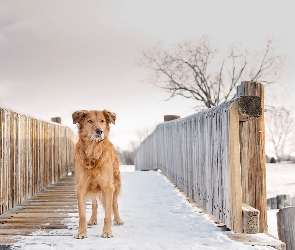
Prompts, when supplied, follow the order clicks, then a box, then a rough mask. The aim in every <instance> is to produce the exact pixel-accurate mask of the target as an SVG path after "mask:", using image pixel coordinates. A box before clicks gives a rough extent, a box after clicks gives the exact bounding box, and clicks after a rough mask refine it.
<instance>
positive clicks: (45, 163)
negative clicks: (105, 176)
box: [0, 107, 75, 214]
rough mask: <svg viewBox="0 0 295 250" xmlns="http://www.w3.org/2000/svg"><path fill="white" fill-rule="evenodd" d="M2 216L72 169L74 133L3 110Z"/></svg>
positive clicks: (0, 159) (0, 160) (0, 128)
mask: <svg viewBox="0 0 295 250" xmlns="http://www.w3.org/2000/svg"><path fill="white" fill-rule="evenodd" d="M0 120H1V123H0V214H3V213H4V212H5V211H6V210H8V209H10V208H13V207H14V206H15V205H17V204H19V203H21V202H22V201H24V200H26V199H28V198H29V197H30V196H32V195H34V194H36V193H37V192H39V191H41V190H42V189H44V188H45V187H46V186H48V185H49V184H52V183H54V182H56V181H57V180H58V179H59V178H61V177H63V176H65V175H66V174H67V173H68V172H69V171H71V170H72V166H73V153H74V144H75V134H74V132H73V131H72V130H71V129H70V128H68V127H66V126H62V125H60V124H57V123H52V122H45V121H41V120H38V119H35V118H32V117H30V116H28V115H24V114H20V113H18V112H15V111H12V110H10V109H7V108H3V107H0Z"/></svg>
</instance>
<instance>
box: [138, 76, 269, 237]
mask: <svg viewBox="0 0 295 250" xmlns="http://www.w3.org/2000/svg"><path fill="white" fill-rule="evenodd" d="M248 85H251V86H252V87H253V86H255V87H259V88H263V85H261V84H258V83H251V82H243V83H242V87H243V89H244V87H245V86H248ZM258 104H259V105H258ZM261 104H263V102H261V97H258V96H255V97H253V96H241V95H239V98H237V99H235V100H233V101H229V102H225V103H222V104H221V105H219V106H216V107H214V108H211V109H208V110H205V111H203V112H200V113H197V114H194V115H192V116H189V117H186V118H182V119H177V120H174V121H169V122H164V123H161V124H159V125H158V126H157V128H156V130H155V131H154V132H153V133H152V134H151V135H150V136H149V137H147V138H146V140H145V141H143V143H142V144H141V146H140V148H139V150H138V153H137V155H136V158H135V167H136V169H137V170H151V169H160V170H161V171H162V172H163V173H164V174H165V175H166V176H167V177H168V178H169V179H170V180H171V181H172V182H174V183H175V184H176V185H177V187H179V188H180V189H181V190H183V191H184V192H185V193H186V194H187V195H188V196H189V197H191V198H192V199H193V200H195V201H196V202H198V203H199V204H200V205H201V206H202V207H203V208H204V209H206V210H207V211H208V212H210V213H211V214H213V215H214V216H215V217H216V218H217V219H219V220H220V221H221V222H222V223H224V224H225V225H226V226H227V227H228V228H230V229H232V230H234V231H235V232H243V231H244V232H245V231H247V230H248V231H249V233H250V232H251V230H252V232H254V231H255V232H258V230H259V231H265V228H264V227H263V225H267V224H266V221H265V220H266V217H262V220H263V221H262V222H261V221H260V225H262V228H261V227H260V229H258V228H257V227H256V229H253V228H250V229H249V228H248V229H245V226H246V227H247V225H244V224H245V223H247V221H246V222H245V221H244V222H243V207H244V208H245V211H244V212H245V213H246V214H247V213H248V214H254V215H257V213H255V211H256V210H255V209H254V208H256V207H255V206H253V204H248V205H246V204H244V203H246V202H245V201H246V200H248V201H249V202H251V199H254V200H255V197H252V198H249V197H248V196H249V194H247V193H245V192H247V190H248V189H249V186H251V190H254V189H259V190H260V191H259V193H260V194H261V190H262V189H264V191H265V189H266V187H265V185H264V187H263V186H260V187H257V184H255V185H254V186H253V187H252V184H253V181H254V180H252V179H251V178H249V177H248V176H250V172H251V171H252V169H256V170H257V169H259V168H260V169H261V171H265V166H264V169H263V168H261V167H259V166H255V167H253V166H252V165H251V164H248V165H247V164H246V161H247V162H251V157H252V155H251V154H253V152H248V149H249V148H250V149H252V148H253V147H254V146H255V145H256V144H257V142H256V141H255V138H253V135H252V134H253V133H254V131H251V130H249V129H248V130H242V129H243V123H247V122H249V120H254V119H256V120H259V119H260V121H259V122H261V117H262V113H263V106H261ZM258 117H260V118H258ZM251 118H253V119H251ZM253 122H256V121H253ZM248 128H249V127H248ZM241 132H243V133H242V134H241ZM260 133H263V131H262V130H260ZM260 136H261V135H260ZM262 136H264V134H262ZM251 138H252V139H253V141H252V144H255V145H250V146H249V141H250V139H251ZM244 139H245V140H244ZM246 142H247V143H246ZM263 142H264V141H263ZM258 143H260V145H261V148H262V150H264V144H262V143H261V141H259V142H258ZM251 146H252V147H251ZM246 147H247V148H246ZM256 150H257V152H256V153H257V154H259V157H262V156H261V154H260V153H259V152H260V151H259V150H260V149H259V148H257V147H256ZM250 151H251V150H250ZM258 151H259V152H258ZM263 152H264V151H263ZM255 164H259V163H257V162H255ZM242 173H243V177H242ZM252 174H254V173H252V172H251V175H252ZM255 174H256V175H257V176H258V177H259V178H260V175H261V174H260V173H259V171H258V172H256V173H255ZM246 175H247V176H246ZM262 178H265V173H264V176H262ZM242 179H243V181H242ZM264 181H265V180H261V181H260V182H259V183H260V184H263V183H264ZM260 200H261V202H262V204H264V203H263V202H264V201H265V210H266V197H260ZM256 205H257V204H256ZM250 206H251V207H253V209H249V207H250ZM261 207H262V210H263V209H264V207H263V205H262V206H261ZM253 211H254V212H253ZM259 212H260V213H261V210H259V211H258V213H259ZM263 212H264V211H263ZM245 218H247V216H244V220H245ZM255 218H256V219H258V220H261V218H260V219H259V218H257V217H255ZM254 223H256V226H258V225H257V224H258V222H257V220H256V222H255V221H254ZM248 227H249V225H248ZM250 227H251V225H250ZM266 229H267V227H266Z"/></svg>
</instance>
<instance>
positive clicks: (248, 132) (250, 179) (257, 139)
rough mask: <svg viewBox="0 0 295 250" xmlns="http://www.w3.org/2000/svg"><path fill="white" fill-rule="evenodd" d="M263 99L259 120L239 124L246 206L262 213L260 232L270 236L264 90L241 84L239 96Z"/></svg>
mask: <svg viewBox="0 0 295 250" xmlns="http://www.w3.org/2000/svg"><path fill="white" fill-rule="evenodd" d="M249 95H250V96H260V98H261V109H262V114H261V116H260V117H259V118H257V119H254V120H249V121H247V122H240V143H241V168H242V176H243V178H242V194H243V203H246V204H248V205H249V206H251V207H254V208H256V209H258V210H259V211H260V217H259V232H261V233H263V232H267V202H266V164H265V129H264V86H263V85H262V84H260V83H258V82H242V84H241V85H240V86H238V88H237V96H238V97H240V96H249Z"/></svg>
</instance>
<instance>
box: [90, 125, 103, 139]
mask: <svg viewBox="0 0 295 250" xmlns="http://www.w3.org/2000/svg"><path fill="white" fill-rule="evenodd" d="M90 139H91V140H94V141H102V140H103V139H104V133H103V130H102V129H100V128H97V129H95V132H94V133H92V134H91V136H90Z"/></svg>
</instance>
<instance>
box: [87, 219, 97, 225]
mask: <svg viewBox="0 0 295 250" xmlns="http://www.w3.org/2000/svg"><path fill="white" fill-rule="evenodd" d="M87 224H88V225H97V219H92V218H90V220H89V221H88V223H87Z"/></svg>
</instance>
